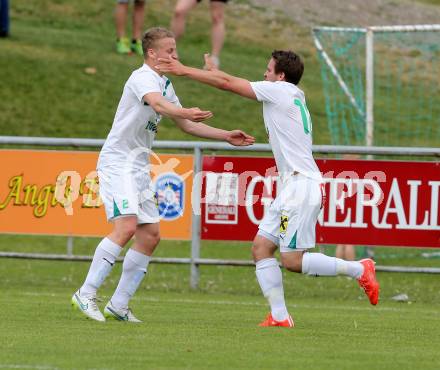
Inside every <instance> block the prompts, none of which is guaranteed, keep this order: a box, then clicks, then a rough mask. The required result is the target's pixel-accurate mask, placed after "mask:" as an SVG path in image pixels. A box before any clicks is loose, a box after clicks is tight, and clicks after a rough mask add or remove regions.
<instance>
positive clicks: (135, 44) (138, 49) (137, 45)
mask: <svg viewBox="0 0 440 370" xmlns="http://www.w3.org/2000/svg"><path fill="white" fill-rule="evenodd" d="M130 49H131V51H132V52H133V53H135V54H137V55H140V56H143V55H144V51H143V50H142V42H141V40H134V41H132V42H131V46H130Z"/></svg>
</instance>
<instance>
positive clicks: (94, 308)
mask: <svg viewBox="0 0 440 370" xmlns="http://www.w3.org/2000/svg"><path fill="white" fill-rule="evenodd" d="M72 306H73V307H76V308H78V309H79V310H80V311H81V312H82V313H83V314H84V315H86V316H87V317H88V318H90V319H92V320H96V321H105V317H104V315H103V314H102V313H101V311H99V308H98V305H97V304H96V296H91V297H85V296H82V295H81V292H80V291H79V289H78V291H76V292H75V294H74V295H73V296H72Z"/></svg>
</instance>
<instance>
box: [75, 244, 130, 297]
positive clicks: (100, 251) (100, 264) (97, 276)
mask: <svg viewBox="0 0 440 370" xmlns="http://www.w3.org/2000/svg"><path fill="white" fill-rule="evenodd" d="M121 251H122V248H121V247H120V246H119V245H117V244H116V243H114V242H112V241H111V240H110V239H109V238H104V239H102V240H101V242H100V243H99V244H98V246H97V247H96V250H95V255H94V256H93V260H92V264H91V265H90V269H89V273H88V274H87V277H86V280H85V282H84V284H83V286H82V287H81V288H80V292H81V295H84V296H95V295H96V291H97V289H98V288H99V287H100V286H101V285H102V283H103V282H104V280H105V278H106V277H107V276H108V274H109V273H110V271H111V270H112V268H113V265H114V264H115V261H116V258H118V256H119V254H120V253H121Z"/></svg>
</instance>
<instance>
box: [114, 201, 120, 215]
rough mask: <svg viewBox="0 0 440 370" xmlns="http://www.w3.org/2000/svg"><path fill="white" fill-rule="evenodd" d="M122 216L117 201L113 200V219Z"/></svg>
mask: <svg viewBox="0 0 440 370" xmlns="http://www.w3.org/2000/svg"><path fill="white" fill-rule="evenodd" d="M120 215H121V211H120V210H119V208H118V205H117V204H116V202H115V200H114V199H113V217H118V216H120Z"/></svg>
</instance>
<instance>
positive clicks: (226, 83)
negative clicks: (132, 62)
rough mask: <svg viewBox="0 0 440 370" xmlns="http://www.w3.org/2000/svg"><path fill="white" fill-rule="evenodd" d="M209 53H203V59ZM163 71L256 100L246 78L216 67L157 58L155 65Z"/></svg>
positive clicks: (206, 57) (207, 56)
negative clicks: (194, 66)
mask: <svg viewBox="0 0 440 370" xmlns="http://www.w3.org/2000/svg"><path fill="white" fill-rule="evenodd" d="M208 58H209V55H207V54H206V55H205V60H207V59H208ZM156 68H157V69H159V70H160V71H161V72H163V73H169V74H173V75H176V76H186V77H189V78H191V79H193V80H196V81H199V82H202V83H204V84H207V85H211V86H213V87H216V88H217V89H220V90H226V91H230V92H233V93H235V94H237V95H241V96H244V97H245V98H249V99H254V100H257V97H256V95H255V92H254V90H253V89H252V87H251V84H250V82H249V81H248V80H246V79H244V78H239V77H235V76H232V75H229V74H227V73H225V72H223V71H220V70H218V69H211V70H208V71H206V70H202V69H197V68H192V67H188V66H185V65H183V64H182V63H180V62H179V61H178V60H176V59H172V58H169V59H162V58H159V64H158V65H157V66H156Z"/></svg>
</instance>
